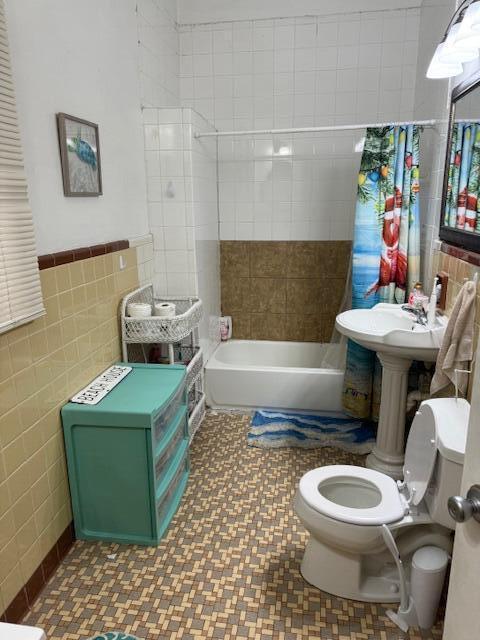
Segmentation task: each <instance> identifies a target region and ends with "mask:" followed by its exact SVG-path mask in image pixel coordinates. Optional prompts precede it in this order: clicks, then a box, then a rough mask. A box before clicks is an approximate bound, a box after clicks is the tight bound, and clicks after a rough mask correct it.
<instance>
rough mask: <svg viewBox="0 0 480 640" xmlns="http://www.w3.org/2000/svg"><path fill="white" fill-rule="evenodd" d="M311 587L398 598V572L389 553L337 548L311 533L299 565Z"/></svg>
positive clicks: (364, 597) (370, 598) (366, 598)
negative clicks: (361, 552) (327, 544)
mask: <svg viewBox="0 0 480 640" xmlns="http://www.w3.org/2000/svg"><path fill="white" fill-rule="evenodd" d="M300 571H301V574H302V576H303V577H304V578H305V580H306V581H307V582H309V583H310V584H311V585H313V586H314V587H317V588H318V589H321V590H322V591H326V592H327V593H331V594H333V595H335V596H339V597H341V598H349V599H351V600H361V601H362V602H385V603H392V602H399V601H400V590H399V583H398V573H397V571H396V568H395V566H394V565H393V564H392V563H391V557H390V558H389V557H388V553H387V554H384V553H380V554H378V555H377V554H375V555H374V556H371V555H360V554H347V553H345V552H344V551H338V552H337V551H336V550H335V549H334V548H332V547H330V546H326V545H324V544H322V543H321V542H319V541H318V540H315V538H313V537H310V539H309V541H308V542H307V547H306V549H305V554H304V556H303V560H302V564H301V566H300Z"/></svg>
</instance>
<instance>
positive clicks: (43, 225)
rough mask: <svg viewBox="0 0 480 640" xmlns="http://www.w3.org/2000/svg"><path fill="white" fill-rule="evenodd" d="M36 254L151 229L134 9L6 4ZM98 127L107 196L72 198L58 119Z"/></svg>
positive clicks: (72, 0) (106, 2) (87, 2)
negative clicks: (65, 182)
mask: <svg viewBox="0 0 480 640" xmlns="http://www.w3.org/2000/svg"><path fill="white" fill-rule="evenodd" d="M6 10H7V19H8V31H9V38H10V47H11V53H12V64H13V71H14V77H15V85H16V92H17V102H18V112H19V120H20V129H21V133H22V138H23V147H24V152H25V165H26V171H27V178H28V184H29V192H30V201H31V206H32V210H33V216H34V222H35V229H36V235H37V245H38V253H39V254H43V253H49V252H55V251H60V250H63V249H70V248H74V247H80V246H83V245H91V244H95V243H98V242H107V241H110V240H117V239H121V238H131V237H134V236H140V235H144V234H145V233H146V232H147V230H148V223H147V210H146V197H145V194H146V188H145V165H144V162H143V136H142V121H141V112H140V90H139V79H138V46H137V26H136V15H135V1H134V0H123V1H122V2H118V1H117V0H102V2H98V1H97V0H82V2H78V1H76V0H49V1H48V2H38V0H7V1H6ZM59 111H63V112H66V113H70V114H72V115H76V116H79V117H81V118H85V119H87V120H91V121H93V122H96V123H98V124H99V125H100V149H101V159H102V175H103V191H104V195H103V196H100V197H98V198H65V197H64V195H63V188H62V177H61V169H60V159H59V151H58V137H57V131H56V122H55V113H56V112H59Z"/></svg>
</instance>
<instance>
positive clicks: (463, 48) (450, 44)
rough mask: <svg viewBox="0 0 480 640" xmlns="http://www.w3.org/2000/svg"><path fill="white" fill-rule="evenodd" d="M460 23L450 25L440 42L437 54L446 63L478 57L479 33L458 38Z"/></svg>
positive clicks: (468, 60)
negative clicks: (444, 37)
mask: <svg viewBox="0 0 480 640" xmlns="http://www.w3.org/2000/svg"><path fill="white" fill-rule="evenodd" d="M461 25H462V23H461V22H457V23H456V24H454V25H452V27H451V28H450V31H449V33H448V36H447V37H446V39H445V41H444V42H442V43H441V44H442V45H443V46H442V50H441V52H440V54H439V58H440V62H443V63H446V64H452V63H458V62H460V63H462V62H471V61H472V60H476V58H478V48H479V47H480V34H478V35H476V34H472V36H470V35H468V36H466V37H462V38H460V37H459V35H460V31H461ZM476 40H478V43H477V42H476ZM460 73H461V72H460Z"/></svg>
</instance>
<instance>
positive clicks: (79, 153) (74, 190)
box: [56, 113, 103, 198]
mask: <svg viewBox="0 0 480 640" xmlns="http://www.w3.org/2000/svg"><path fill="white" fill-rule="evenodd" d="M56 118H57V130H58V141H59V146H60V162H61V166H62V179H63V193H64V195H65V196H66V197H69V198H70V197H97V196H101V195H102V193H103V191H102V171H101V163H100V139H99V133H98V125H97V124H95V123H94V122H89V121H88V120H84V119H82V118H77V117H76V116H71V115H69V114H67V113H57V114H56Z"/></svg>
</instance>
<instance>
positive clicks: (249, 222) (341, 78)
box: [179, 8, 420, 240]
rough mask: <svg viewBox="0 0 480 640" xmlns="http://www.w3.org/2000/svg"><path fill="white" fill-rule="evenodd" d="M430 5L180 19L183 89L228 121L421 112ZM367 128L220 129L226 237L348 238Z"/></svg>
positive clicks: (289, 121)
mask: <svg viewBox="0 0 480 640" xmlns="http://www.w3.org/2000/svg"><path fill="white" fill-rule="evenodd" d="M419 17H420V10H419V9H418V8H414V9H408V10H393V11H376V12H364V13H350V14H348V15H342V16H339V15H333V16H317V17H315V16H312V17H302V18H285V19H275V20H258V21H239V22H233V23H211V24H202V25H181V26H180V27H179V29H180V53H181V62H180V95H181V99H182V104H184V105H189V106H192V107H194V108H195V109H196V110H197V111H199V112H200V113H202V114H203V115H204V116H205V117H206V118H208V119H209V120H211V121H212V122H213V123H214V125H215V126H216V127H217V128H218V129H220V130H222V129H223V130H239V129H253V128H255V129H262V128H272V127H275V128H285V127H292V126H293V127H307V126H312V125H334V124H346V123H365V122H367V123H368V122H377V121H385V120H389V121H391V120H401V119H409V118H411V116H412V115H413V107H414V89H415V79H416V74H415V65H416V61H417V46H418V33H419V32H418V28H419ZM363 135H364V132H363V131H358V132H356V133H355V132H346V133H345V134H341V133H340V134H339V133H338V132H336V133H332V134H322V135H318V136H312V135H311V134H308V135H304V136H302V135H299V134H295V135H294V136H281V137H276V138H272V137H271V136H258V135H257V136H255V137H250V136H249V137H245V138H239V137H237V138H223V139H220V140H219V182H220V191H219V199H220V200H219V204H220V237H221V239H224V240H309V239H313V240H349V239H351V238H352V229H353V214H354V203H355V191H356V190H355V185H356V175H357V171H358V165H359V160H360V157H359V152H360V151H361V140H362V138H363Z"/></svg>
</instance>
